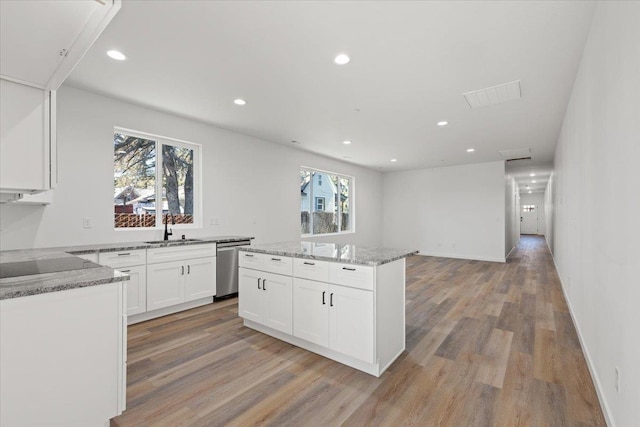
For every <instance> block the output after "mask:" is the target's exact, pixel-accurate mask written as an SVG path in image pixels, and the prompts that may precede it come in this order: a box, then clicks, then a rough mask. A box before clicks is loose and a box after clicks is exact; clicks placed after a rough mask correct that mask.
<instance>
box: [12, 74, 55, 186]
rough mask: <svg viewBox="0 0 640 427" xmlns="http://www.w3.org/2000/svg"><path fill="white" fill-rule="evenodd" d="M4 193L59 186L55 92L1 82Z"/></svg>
mask: <svg viewBox="0 0 640 427" xmlns="http://www.w3.org/2000/svg"><path fill="white" fill-rule="evenodd" d="M0 92H1V93H2V96H1V97H0V192H3V193H36V192H40V191H44V190H49V189H51V188H54V187H55V186H56V169H55V166H56V144H55V128H54V125H55V92H50V91H45V90H43V89H37V88H34V87H30V86H26V85H23V84H20V83H15V82H12V81H8V80H4V79H0Z"/></svg>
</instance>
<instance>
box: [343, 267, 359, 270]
mask: <svg viewBox="0 0 640 427" xmlns="http://www.w3.org/2000/svg"><path fill="white" fill-rule="evenodd" d="M342 269H343V270H347V271H356V269H355V268H349V267H342Z"/></svg>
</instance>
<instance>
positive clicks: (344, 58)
mask: <svg viewBox="0 0 640 427" xmlns="http://www.w3.org/2000/svg"><path fill="white" fill-rule="evenodd" d="M333 61H334V62H335V63H336V64H338V65H344V64H348V63H349V61H351V58H349V55H347V54H346V53H341V54H340V55H338V56H336V58H335V59H334V60H333Z"/></svg>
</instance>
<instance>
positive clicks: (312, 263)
mask: <svg viewBox="0 0 640 427" xmlns="http://www.w3.org/2000/svg"><path fill="white" fill-rule="evenodd" d="M304 265H316V263H315V262H307V261H305V262H304Z"/></svg>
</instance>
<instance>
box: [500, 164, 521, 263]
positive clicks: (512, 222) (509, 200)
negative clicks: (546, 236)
mask: <svg viewBox="0 0 640 427" xmlns="http://www.w3.org/2000/svg"><path fill="white" fill-rule="evenodd" d="M504 181H505V183H504V217H505V231H504V256H505V258H508V257H509V254H510V253H511V251H513V250H514V249H515V247H516V245H517V244H518V242H520V193H519V191H518V184H517V183H516V179H515V177H514V176H513V175H512V174H510V173H507V174H505V177H504Z"/></svg>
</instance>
